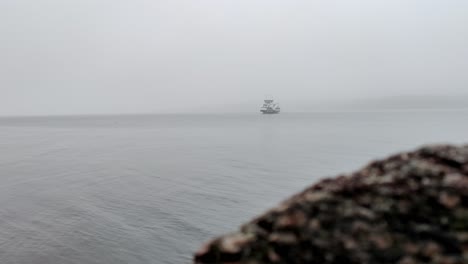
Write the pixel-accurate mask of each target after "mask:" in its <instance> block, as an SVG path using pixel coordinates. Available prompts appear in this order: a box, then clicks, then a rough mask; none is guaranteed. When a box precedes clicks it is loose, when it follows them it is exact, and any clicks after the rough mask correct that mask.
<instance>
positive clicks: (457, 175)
mask: <svg viewBox="0 0 468 264" xmlns="http://www.w3.org/2000/svg"><path fill="white" fill-rule="evenodd" d="M194 261H195V262H196V263H312V264H313V263H317V264H327V263H330V264H332V263H334V264H342V263H349V264H354V263H355V264H358V263H359V264H366V263H369V264H380V263H382V264H383V263H399V264H417V263H433V264H435V263H438V264H461V263H468V146H462V147H456V146H429V147H424V148H421V149H419V150H417V151H414V152H409V153H402V154H399V155H395V156H392V157H389V158H388V159H386V160H382V161H375V162H372V163H371V164H369V165H368V166H367V167H365V168H363V169H362V170H360V171H358V172H356V173H353V174H351V175H347V176H339V177H337V178H334V179H326V180H323V181H321V182H319V183H317V184H315V185H313V186H311V187H309V188H308V189H306V190H304V191H303V192H301V193H299V194H297V195H295V196H293V197H292V198H290V199H289V200H287V201H285V202H283V203H282V204H281V205H279V206H278V207H277V208H273V209H272V210H270V211H268V212H266V213H265V214H264V215H262V216H260V217H258V218H256V219H254V220H253V221H251V222H250V223H247V224H245V225H244V226H243V227H242V228H241V230H240V231H238V232H236V233H233V234H230V235H226V236H223V237H220V238H218V239H215V240H213V241H212V242H209V243H208V244H206V245H205V246H204V247H203V248H202V249H200V250H199V252H197V253H196V254H195V260H194Z"/></svg>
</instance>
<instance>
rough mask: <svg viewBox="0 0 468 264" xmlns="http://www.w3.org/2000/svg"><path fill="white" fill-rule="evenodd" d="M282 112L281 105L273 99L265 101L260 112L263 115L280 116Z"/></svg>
mask: <svg viewBox="0 0 468 264" xmlns="http://www.w3.org/2000/svg"><path fill="white" fill-rule="evenodd" d="M280 111H281V108H280V106H279V103H276V102H274V100H272V99H266V100H264V104H263V106H262V107H261V108H260V112H262V113H263V114H279V112H280Z"/></svg>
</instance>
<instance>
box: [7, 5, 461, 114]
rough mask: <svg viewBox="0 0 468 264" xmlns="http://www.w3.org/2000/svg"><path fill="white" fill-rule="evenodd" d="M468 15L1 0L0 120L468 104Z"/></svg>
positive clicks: (415, 9)
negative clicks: (386, 103) (412, 102)
mask: <svg viewBox="0 0 468 264" xmlns="http://www.w3.org/2000/svg"><path fill="white" fill-rule="evenodd" d="M467 14H468V1H463V0H459V1H456V0H452V1H447V0H444V1H435V0H414V1H411V0H391V1H390V0H387V1H382V0H361V1H348V0H343V1H334V0H326V1H312V0H304V1H292V0H287V1H286V0H284V1H277V0H166V1H150V0H148V1H144V0H131V1H130V0H128V1H118V0H74V1H71V0H1V1H0V33H1V34H0V92H1V93H0V115H48V114H91V113H139V112H152V113H158V112H163V113H167V112H184V111H204V110H206V111H211V110H216V109H223V110H228V111H235V110H242V109H240V108H242V107H241V106H246V105H248V106H249V107H254V108H256V107H258V103H259V101H261V100H262V99H263V97H264V96H265V95H273V96H274V97H275V98H277V99H279V100H280V101H281V103H282V106H283V107H287V108H288V109H290V110H291V111H294V110H298V111H299V110H301V109H303V107H304V105H307V104H308V102H314V103H315V102H317V103H318V102H329V101H330V102H331V101H340V100H342V101H346V100H353V99H363V98H364V99H365V98H373V97H385V96H405V95H412V96H415V95H416V96H419V95H439V94H445V95H459V94H465V93H466V92H465V91H467V90H468V88H467V83H468V75H467V70H468V48H467V47H468V15H467ZM224 104H226V105H229V106H230V107H226V108H223V107H222V106H223V105H224Z"/></svg>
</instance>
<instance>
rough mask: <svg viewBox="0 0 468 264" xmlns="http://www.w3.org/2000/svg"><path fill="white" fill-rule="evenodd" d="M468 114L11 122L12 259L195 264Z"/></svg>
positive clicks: (0, 179) (8, 235)
mask: <svg viewBox="0 0 468 264" xmlns="http://www.w3.org/2000/svg"><path fill="white" fill-rule="evenodd" d="M467 120H468V111H424V112H418V111H413V112H386V113H313V114H288V113H284V114H280V115H269V116H262V115H256V114H252V115H247V114H246V115H141V116H101V117H54V118H52V117H50V118H46V117H41V118H2V119H0V259H1V262H2V263H9V264H15V263H18V264H28V263H31V264H32V263H34V264H41V263H44V264H63V263H80V264H82V263H85V264H87V263H103V264H104V263H105V264H107V263H112V264H117V263H132V264H141V263H190V260H191V254H192V252H193V251H194V250H196V249H197V248H198V247H199V246H200V245H201V244H202V243H203V242H204V241H206V240H208V239H210V238H211V237H213V236H217V235H219V234H222V233H225V232H229V231H231V230H234V229H237V227H238V226H239V225H240V224H241V223H243V222H245V221H248V220H250V219H251V218H253V217H254V216H255V215H258V214H259V213H261V212H263V211H264V210H266V209H268V208H269V207H271V206H274V205H275V204H276V203H278V202H280V201H281V200H283V199H284V198H286V197H288V196H289V195H291V194H293V193H295V192H297V191H300V190H302V189H303V188H305V187H306V186H307V185H309V184H311V183H314V182H316V181H317V180H319V179H321V178H323V177H326V176H333V175H334V174H337V173H341V172H349V171H352V170H355V169H358V168H359V167H361V166H363V165H364V164H365V163H367V162H368V161H369V160H370V159H374V158H379V157H384V156H386V155H387V154H391V153H394V152H396V151H400V150H408V149H413V148H415V147H418V146H420V145H421V144H426V143H440V142H442V143H444V142H448V143H464V142H467V139H468V137H467V135H468V122H467Z"/></svg>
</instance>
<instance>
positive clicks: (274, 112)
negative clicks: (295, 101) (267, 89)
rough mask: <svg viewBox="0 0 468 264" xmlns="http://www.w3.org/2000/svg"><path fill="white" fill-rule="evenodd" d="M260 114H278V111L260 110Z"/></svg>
mask: <svg viewBox="0 0 468 264" xmlns="http://www.w3.org/2000/svg"><path fill="white" fill-rule="evenodd" d="M260 112H262V114H279V113H280V111H279V110H260Z"/></svg>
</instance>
